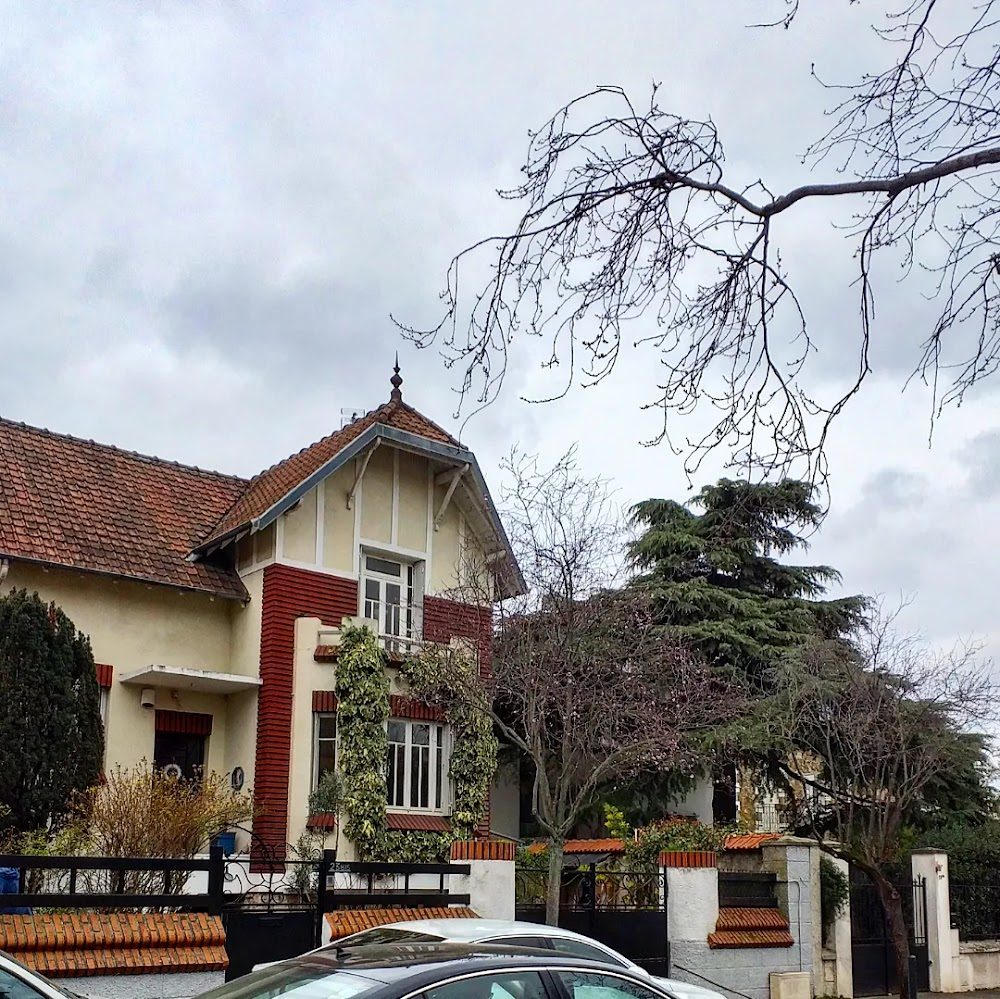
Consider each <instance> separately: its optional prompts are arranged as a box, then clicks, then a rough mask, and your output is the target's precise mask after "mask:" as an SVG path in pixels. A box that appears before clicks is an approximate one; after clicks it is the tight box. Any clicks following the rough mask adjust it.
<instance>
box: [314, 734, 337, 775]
mask: <svg viewBox="0 0 1000 999" xmlns="http://www.w3.org/2000/svg"><path fill="white" fill-rule="evenodd" d="M336 768H337V743H336V742H335V741H334V740H333V739H320V742H319V746H318V748H317V752H316V770H317V774H316V777H317V780H318V779H319V778H320V777H322V776H323V774H325V773H329V772H330V771H331V770H335V769H336Z"/></svg>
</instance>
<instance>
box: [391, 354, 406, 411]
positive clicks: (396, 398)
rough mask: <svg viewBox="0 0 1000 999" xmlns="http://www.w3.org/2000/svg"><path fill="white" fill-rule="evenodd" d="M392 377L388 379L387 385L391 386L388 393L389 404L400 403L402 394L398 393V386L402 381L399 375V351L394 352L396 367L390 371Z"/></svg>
mask: <svg viewBox="0 0 1000 999" xmlns="http://www.w3.org/2000/svg"><path fill="white" fill-rule="evenodd" d="M392 370H393V375H392V378H390V379H389V384H390V385H392V392H390V393H389V401H390V402H402V401H403V393H402V392H400V390H399V386H400V385H402V384H403V379H402V378H401V377H400V375H399V351H398V350H397V351H396V365H395V367H394V368H393V369H392Z"/></svg>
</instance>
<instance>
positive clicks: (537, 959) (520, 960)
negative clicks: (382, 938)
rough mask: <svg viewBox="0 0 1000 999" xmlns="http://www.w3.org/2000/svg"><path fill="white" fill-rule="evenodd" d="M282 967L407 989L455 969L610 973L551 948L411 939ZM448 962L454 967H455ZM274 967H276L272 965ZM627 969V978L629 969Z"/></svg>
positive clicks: (328, 951) (315, 955) (328, 952)
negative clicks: (323, 971) (353, 976)
mask: <svg viewBox="0 0 1000 999" xmlns="http://www.w3.org/2000/svg"><path fill="white" fill-rule="evenodd" d="M281 963H282V965H293V964H303V965H305V964H308V965H309V966H311V967H315V968H328V969H329V970H330V971H331V972H333V971H336V970H338V969H342V970H344V971H355V972H357V973H359V974H362V975H364V977H365V978H370V979H372V980H374V981H379V982H383V983H385V984H387V985H388V984H390V983H394V982H400V981H402V980H404V979H405V980H406V983H407V987H408V988H409V987H413V988H420V987H421V985H423V984H424V983H425V981H426V983H432V982H435V981H440V980H441V979H442V978H447V977H448V976H449V974H450V973H452V972H454V973H467V972H470V971H477V970H479V971H488V970H492V969H503V968H508V967H510V966H512V965H517V966H518V967H524V968H530V967H539V968H543V967H547V968H557V967H567V968H584V969H587V970H593V971H596V972H600V973H601V974H605V975H606V974H608V973H609V969H608V966H607V965H606V964H600V963H598V962H597V961H588V960H586V959H583V958H579V959H578V958H573V957H565V956H562V955H558V954H555V953H553V952H552V951H550V950H538V949H535V948H528V947H509V946H504V945H502V944H491V943H473V944H457V943H411V944H399V943H393V944H368V945H366V946H360V947H340V948H335V947H333V946H331V947H329V948H324V950H322V951H313V952H312V953H309V954H303V955H301V956H300V957H293V958H289V959H288V960H287V961H282V962H281ZM449 965H454V968H450V967H449ZM272 967H273V966H272ZM619 970H621V971H623V973H624V974H625V976H626V977H628V975H629V972H628V971H627V970H625V969H615V971H619Z"/></svg>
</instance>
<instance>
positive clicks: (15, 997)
mask: <svg viewBox="0 0 1000 999" xmlns="http://www.w3.org/2000/svg"><path fill="white" fill-rule="evenodd" d="M41 996H42V993H41V992H39V991H38V989H34V988H32V987H31V986H30V985H29V984H28V983H27V982H25V981H23V980H22V979H20V978H18V977H17V976H16V975H12V974H11V973H10V972H9V971H4V969H3V968H0V999H41Z"/></svg>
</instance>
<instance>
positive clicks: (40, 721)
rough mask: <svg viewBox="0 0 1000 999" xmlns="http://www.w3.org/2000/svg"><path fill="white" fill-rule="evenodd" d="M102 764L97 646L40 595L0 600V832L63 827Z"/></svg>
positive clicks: (97, 777) (96, 778)
mask: <svg viewBox="0 0 1000 999" xmlns="http://www.w3.org/2000/svg"><path fill="white" fill-rule="evenodd" d="M103 756H104V733H103V729H102V726H101V717H100V691H99V689H98V685H97V671H96V669H95V667H94V655H93V652H92V651H91V648H90V639H89V638H87V637H86V636H85V635H82V634H80V633H79V632H78V631H77V630H76V628H75V627H74V625H73V622H72V621H71V620H70V619H69V618H68V617H67V616H66V615H65V614H64V613H63V612H62V611H61V610H60V609H59V608H57V607H56V606H55V605H54V604H52V605H47V604H45V603H44V602H43V601H42V600H41V599H40V598H39V596H38V594H37V593H34V594H29V593H28V592H27V591H26V590H13V591H12V592H10V593H8V594H7V595H6V596H3V597H0V805H3V806H5V808H0V812H2V813H3V814H2V815H0V828H3V827H4V826H7V827H8V828H9V829H12V830H14V831H18V832H24V831H28V830H31V829H39V828H44V827H45V826H46V824H47V823H48V822H49V821H50V820H52V821H53V822H55V823H58V822H59V820H60V818H62V817H64V816H65V815H66V813H67V811H68V810H69V808H70V806H71V805H72V801H73V798H74V796H75V794H76V793H78V792H82V791H86V790H87V789H89V788H91V787H93V786H95V785H96V784H97V782H98V781H99V780H100V776H101V763H102V760H103ZM8 810H9V811H8Z"/></svg>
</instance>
